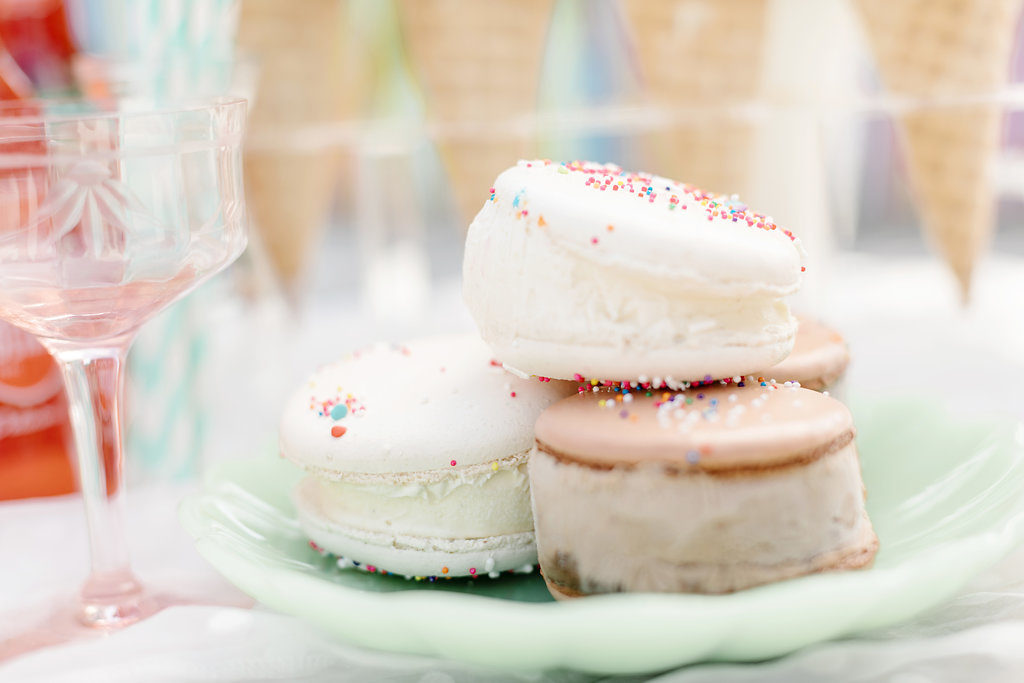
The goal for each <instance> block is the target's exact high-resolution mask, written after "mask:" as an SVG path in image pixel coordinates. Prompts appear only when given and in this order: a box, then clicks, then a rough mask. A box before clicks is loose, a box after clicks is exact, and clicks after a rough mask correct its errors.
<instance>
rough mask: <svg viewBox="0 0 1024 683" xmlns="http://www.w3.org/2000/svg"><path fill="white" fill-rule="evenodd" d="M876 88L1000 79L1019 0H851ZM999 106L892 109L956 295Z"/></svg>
mask: <svg viewBox="0 0 1024 683" xmlns="http://www.w3.org/2000/svg"><path fill="white" fill-rule="evenodd" d="M855 4H856V6H857V9H858V10H859V12H860V15H861V17H862V19H863V22H864V26H865V29H866V33H867V38H868V42H869V44H870V46H871V50H872V52H873V54H874V57H875V61H876V64H877V67H878V70H879V75H880V76H881V79H882V82H883V84H884V86H885V88H886V89H887V90H888V91H889V92H890V93H892V94H895V95H901V96H906V97H910V98H914V97H921V98H933V97H939V98H941V97H951V98H952V97H957V96H962V95H974V94H976V95H983V94H987V93H993V92H996V91H998V90H1000V89H1001V88H1003V87H1004V86H1005V85H1006V84H1007V82H1008V80H1009V68H1010V58H1011V52H1012V49H1013V39H1014V33H1015V31H1016V27H1017V19H1018V14H1019V10H1020V6H1021V1H1020V0H899V1H898V2H892V1H890V0H856V3H855ZM1002 114H1003V112H1002V109H1001V107H999V106H998V105H996V104H974V105H965V106H948V107H932V108H930V109H922V110H920V111H916V112H913V111H912V112H910V113H907V114H905V115H903V116H901V117H900V118H899V121H898V125H899V129H900V132H901V134H902V138H903V146H904V151H905V156H906V164H907V173H908V175H909V178H910V182H911V184H912V186H913V189H914V193H915V197H916V201H917V205H918V211H919V213H920V216H921V222H922V227H923V229H924V230H925V232H926V233H927V235H928V237H929V239H930V241H931V242H932V244H933V245H934V246H935V248H936V249H937V250H938V252H939V253H940V254H941V255H942V257H943V258H944V259H945V260H946V262H947V263H948V264H949V266H950V268H951V269H952V270H953V273H954V274H955V275H956V277H957V280H958V281H959V283H960V287H961V290H962V293H963V296H964V298H965V299H966V298H967V296H968V293H969V291H970V285H971V275H972V273H973V270H974V266H975V264H976V262H977V260H978V258H979V257H980V256H981V255H982V253H983V252H984V251H985V249H986V248H987V246H988V244H989V242H990V240H991V235H992V230H993V224H994V205H995V198H994V179H993V165H994V162H995V159H996V154H997V152H998V149H999V143H1000V132H1001V123H1002Z"/></svg>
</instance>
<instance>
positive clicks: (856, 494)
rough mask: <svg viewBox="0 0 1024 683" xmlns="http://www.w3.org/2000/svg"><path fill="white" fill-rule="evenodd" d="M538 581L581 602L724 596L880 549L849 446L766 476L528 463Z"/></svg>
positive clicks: (858, 560)
mask: <svg viewBox="0 0 1024 683" xmlns="http://www.w3.org/2000/svg"><path fill="white" fill-rule="evenodd" d="M530 477H531V482H532V487H533V500H534V516H535V519H536V530H537V546H538V555H539V557H540V563H541V567H542V569H543V571H544V575H545V577H546V578H547V579H548V580H549V581H551V582H553V583H555V584H556V585H559V586H563V587H567V588H569V589H570V590H575V591H581V592H583V593H603V592H616V591H671V592H700V593H723V592H729V591H734V590H739V589H742V588H747V587H750V586H755V585H758V584H762V583H767V582H769V581H777V580H781V579H786V578H791V577H794V576H799V575H802V574H807V573H810V572H814V571H820V570H823V569H829V568H841V567H853V566H859V565H860V564H864V563H865V562H867V561H869V560H870V558H871V556H873V554H874V549H875V548H876V547H877V540H876V539H875V536H874V533H873V531H872V530H871V525H870V522H869V521H868V518H867V515H866V513H865V510H864V491H863V485H862V483H861V478H860V466H859V464H858V461H857V452H856V449H855V448H854V446H853V444H852V442H851V443H849V444H847V445H846V446H844V447H842V448H840V449H839V450H837V451H836V452H834V453H830V454H828V455H826V456H823V457H821V458H818V459H817V460H815V461H813V462H811V463H809V464H806V465H804V466H794V467H786V468H781V469H778V470H772V471H767V472H764V473H759V472H751V473H748V474H741V475H715V474H709V473H706V472H695V473H689V474H666V471H665V469H664V467H662V466H659V465H657V464H653V463H651V464H646V465H642V466H636V467H632V468H617V469H596V468H590V467H587V466H583V465H579V464H575V463H569V462H560V461H559V460H558V459H557V458H555V457H552V456H550V455H548V454H546V453H545V452H543V451H539V452H535V453H534V455H533V457H532V459H531V461H530Z"/></svg>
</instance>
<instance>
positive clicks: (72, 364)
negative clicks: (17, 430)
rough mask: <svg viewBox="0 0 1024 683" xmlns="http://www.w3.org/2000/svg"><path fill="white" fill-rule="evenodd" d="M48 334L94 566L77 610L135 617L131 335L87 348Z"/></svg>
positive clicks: (115, 619) (115, 621)
mask: <svg viewBox="0 0 1024 683" xmlns="http://www.w3.org/2000/svg"><path fill="white" fill-rule="evenodd" d="M47 341H49V343H48V344H47V346H49V347H50V351H51V352H52V353H53V355H54V357H55V358H56V359H57V362H58V363H59V365H60V367H61V371H62V373H63V375H64V384H65V388H66V390H67V395H68V409H69V412H70V416H71V428H72V431H73V433H74V437H75V451H76V456H77V457H76V461H77V464H78V468H77V469H78V481H79V487H80V488H81V491H82V500H83V502H84V504H85V518H86V523H87V525H88V532H89V548H90V556H91V572H90V574H89V578H88V580H87V581H86V583H85V586H84V587H83V588H82V593H81V612H80V617H81V619H82V620H83V621H84V622H85V623H86V624H88V625H91V626H98V627H117V626H123V625H126V624H128V623H131V622H133V621H137V620H138V619H139V618H140V616H141V615H140V611H139V610H140V600H141V599H142V588H141V586H140V584H139V582H138V581H137V580H136V579H135V576H134V575H133V574H132V572H131V568H130V567H129V561H128V548H127V545H126V543H125V533H124V467H123V464H124V456H123V452H122V439H121V425H122V419H121V417H122V416H121V407H122V404H123V397H124V364H125V357H126V355H127V352H128V346H129V344H130V343H131V339H130V338H129V339H126V340H119V342H118V343H116V344H110V345H107V346H106V347H104V348H101V349H97V348H95V347H93V348H90V349H88V350H86V349H81V348H68V347H65V346H63V345H62V343H61V342H56V341H53V340H47Z"/></svg>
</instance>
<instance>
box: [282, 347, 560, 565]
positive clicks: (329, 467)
mask: <svg viewBox="0 0 1024 683" xmlns="http://www.w3.org/2000/svg"><path fill="white" fill-rule="evenodd" d="M575 391H576V388H575V386H574V385H572V384H571V383H568V382H558V381H547V382H542V381H537V380H536V379H522V378H519V377H516V376H514V375H512V374H511V373H509V372H507V371H505V370H504V369H503V368H502V367H501V363H500V362H498V361H497V360H495V359H494V358H493V357H492V355H491V352H490V350H489V349H488V348H487V347H486V346H485V345H484V344H483V343H482V342H481V341H480V340H479V339H477V338H476V337H471V336H448V337H436V338H429V339H422V340H418V341H413V342H410V343H408V344H405V345H378V346H375V347H372V348H370V349H367V350H363V351H360V352H356V353H353V354H352V355H351V356H350V357H348V358H346V359H344V360H342V361H340V362H337V363H333V364H331V365H328V366H325V367H323V368H321V369H319V370H318V371H317V372H315V373H314V374H313V375H312V376H311V377H310V378H309V380H308V381H307V382H306V384H305V385H304V386H303V387H302V388H301V389H299V390H298V391H297V392H296V393H295V394H294V395H293V396H292V397H291V398H290V400H289V401H288V403H287V405H286V407H285V410H284V415H283V418H282V421H281V436H280V448H281V454H282V455H283V456H284V457H286V458H288V459H289V460H291V461H293V462H295V463H296V464H298V465H299V466H300V467H302V468H303V469H305V470H306V471H307V472H308V473H309V476H307V477H306V478H305V479H303V480H302V481H301V482H300V483H299V485H298V487H297V488H296V491H295V500H296V504H297V508H298V513H299V523H300V525H301V526H302V528H303V530H304V531H305V533H306V535H307V536H308V537H309V538H310V539H311V541H312V542H313V544H314V545H315V547H318V548H320V549H322V550H323V551H325V552H329V553H332V554H334V555H336V556H338V558H339V565H341V566H350V567H356V568H360V569H365V570H367V571H373V572H381V573H391V574H399V575H404V576H408V577H414V578H421V579H422V578H428V577H457V576H481V575H483V574H489V575H492V576H493V575H496V574H497V573H499V572H501V571H505V570H517V569H521V568H524V566H528V565H531V564H533V563H534V562H535V561H536V545H535V541H534V533H533V518H532V515H531V511H530V493H529V481H528V477H527V473H526V462H527V458H528V456H529V453H530V449H531V448H532V445H533V425H534V422H535V421H536V419H537V417H538V416H539V415H540V413H541V412H542V411H543V410H544V409H545V408H546V407H547V406H549V405H550V404H552V403H554V402H555V401H557V400H559V399H561V398H563V397H565V396H568V395H570V394H572V393H574V392H575Z"/></svg>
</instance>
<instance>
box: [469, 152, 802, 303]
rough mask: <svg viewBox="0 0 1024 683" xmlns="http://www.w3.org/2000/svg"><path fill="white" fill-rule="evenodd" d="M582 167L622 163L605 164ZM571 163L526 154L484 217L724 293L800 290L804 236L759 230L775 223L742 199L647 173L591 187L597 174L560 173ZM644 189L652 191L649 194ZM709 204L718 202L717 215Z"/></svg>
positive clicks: (608, 261)
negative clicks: (697, 191) (743, 207)
mask: <svg viewBox="0 0 1024 683" xmlns="http://www.w3.org/2000/svg"><path fill="white" fill-rule="evenodd" d="M583 167H584V168H590V169H613V170H614V171H618V170H619V169H618V168H617V167H614V166H604V165H599V164H584V165H583ZM564 168H565V167H564V166H562V165H561V164H555V163H552V162H545V161H520V162H519V163H518V164H517V165H516V166H513V167H512V168H509V169H508V170H506V171H504V172H503V173H502V174H501V175H500V176H498V179H497V180H496V181H495V183H494V199H493V201H487V202H485V204H484V207H483V209H482V210H481V212H480V215H479V216H478V217H477V218H476V221H480V222H481V223H484V224H487V223H495V224H497V223H501V224H502V225H501V229H510V230H512V229H520V230H521V229H524V228H525V226H526V224H527V223H529V224H530V225H538V222H539V223H541V224H540V225H539V226H538V227H539V228H540V229H542V230H544V231H546V232H547V234H548V235H549V236H550V238H551V239H552V240H553V241H554V242H556V243H557V244H559V245H560V246H561V247H562V248H564V249H566V250H568V251H570V252H572V253H574V254H576V255H577V256H579V257H581V258H584V259H586V260H589V261H591V262H593V263H595V264H599V265H602V266H608V267H611V268H616V269H621V270H626V271H634V272H637V273H640V274H642V275H643V276H645V277H656V278H661V279H664V280H666V281H668V282H672V283H674V284H676V285H677V286H682V287H692V288H696V289H698V290H700V291H704V292H706V293H708V294H712V295H716V296H733V295H734V296H742V295H748V294H771V295H776V296H780V295H786V294H792V293H793V292H795V291H796V290H797V289H798V288H799V286H800V279H801V275H800V273H801V270H800V268H801V261H802V251H801V249H800V247H799V243H798V242H796V241H794V240H793V239H791V237H790V236H788V235H787V234H786V233H785V231H784V230H783V229H782V228H775V229H762V228H759V227H757V225H758V223H759V222H760V223H762V224H768V225H771V224H770V223H769V222H767V220H766V218H765V217H763V216H762V217H760V219H759V218H758V217H757V216H758V214H753V213H751V212H750V211H746V212H742V213H736V214H733V213H731V212H730V211H729V209H730V207H731V206H735V205H738V201H737V202H736V203H735V204H732V203H731V202H730V201H729V200H728V199H726V198H724V197H716V198H713V199H712V200H709V201H707V202H702V201H700V199H698V196H697V195H694V194H692V192H690V191H688V190H689V189H692V188H688V187H687V186H685V185H683V184H681V183H678V182H676V181H674V180H670V179H668V178H662V177H660V176H646V177H647V178H648V179H649V181H650V182H649V184H647V185H644V184H643V183H642V182H641V181H639V180H636V181H632V182H628V183H627V184H625V185H623V186H622V187H621V188H620V189H619V190H612V189H611V186H612V185H614V184H617V183H618V182H620V180H619V178H618V177H616V180H614V181H613V182H612V183H611V184H609V186H608V188H607V189H603V190H601V189H596V188H597V186H599V185H601V184H603V183H601V182H594V183H591V184H590V185H588V184H587V180H588V179H589V178H591V177H592V176H591V175H589V174H587V173H585V172H582V171H577V170H573V171H567V172H563V171H562V170H560V169H564ZM597 177H598V178H600V177H604V176H597ZM630 177H631V176H629V175H625V176H622V177H621V181H622V182H624V183H625V182H626V181H627V179H629V178H630ZM645 186H646V187H649V188H650V189H651V191H650V193H647V192H642V191H641V188H642V187H645ZM630 190H632V191H630ZM638 193H639V194H638ZM673 197H675V199H676V200H677V201H673ZM710 201H715V202H717V207H716V208H715V210H714V211H711V212H710V213H711V218H710V220H709V207H710ZM723 211H725V212H726V214H727V215H726V216H725V217H723V216H722V212H723ZM523 212H525V213H523ZM541 219H543V220H541ZM747 219H750V220H751V223H748V220H747ZM498 227H499V226H498V225H490V226H488V229H498ZM609 228H610V229H609Z"/></svg>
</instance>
